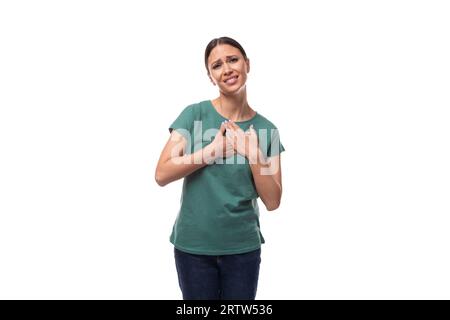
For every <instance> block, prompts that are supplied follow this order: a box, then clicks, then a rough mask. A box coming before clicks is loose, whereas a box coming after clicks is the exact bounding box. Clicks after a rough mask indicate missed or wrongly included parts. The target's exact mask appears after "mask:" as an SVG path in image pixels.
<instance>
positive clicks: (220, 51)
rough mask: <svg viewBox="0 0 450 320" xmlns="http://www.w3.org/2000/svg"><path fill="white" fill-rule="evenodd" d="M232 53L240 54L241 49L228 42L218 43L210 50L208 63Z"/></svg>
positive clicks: (223, 58)
mask: <svg viewBox="0 0 450 320" xmlns="http://www.w3.org/2000/svg"><path fill="white" fill-rule="evenodd" d="M233 55H238V56H242V54H241V51H239V49H238V48H235V47H233V46H230V45H229V44H219V45H218V46H216V47H215V48H214V49H212V50H211V53H210V54H209V57H208V63H212V62H215V61H217V60H219V59H222V60H225V59H226V58H227V56H233Z"/></svg>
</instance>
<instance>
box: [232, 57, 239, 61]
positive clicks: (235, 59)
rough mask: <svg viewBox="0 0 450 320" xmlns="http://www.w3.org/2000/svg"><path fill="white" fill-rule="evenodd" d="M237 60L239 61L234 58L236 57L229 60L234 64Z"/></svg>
mask: <svg viewBox="0 0 450 320" xmlns="http://www.w3.org/2000/svg"><path fill="white" fill-rule="evenodd" d="M238 60H239V59H238V58H236V57H234V58H231V59H230V61H231V62H236V61H238Z"/></svg>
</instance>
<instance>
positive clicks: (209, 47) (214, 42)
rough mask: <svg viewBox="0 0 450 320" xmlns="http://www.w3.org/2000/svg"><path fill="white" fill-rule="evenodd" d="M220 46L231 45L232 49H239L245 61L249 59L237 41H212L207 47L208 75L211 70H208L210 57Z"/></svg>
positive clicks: (220, 39) (221, 39)
mask: <svg viewBox="0 0 450 320" xmlns="http://www.w3.org/2000/svg"><path fill="white" fill-rule="evenodd" d="M219 44H228V45H230V46H232V47H235V48H236V49H239V51H240V52H241V53H242V55H243V56H244V59H245V60H247V59H248V58H247V54H246V53H245V50H244V48H242V46H241V45H240V44H239V42H237V41H236V40H234V39H231V38H229V37H220V38H215V39H212V40H211V41H210V42H209V43H208V45H207V46H206V49H205V67H206V71H208V74H209V69H208V58H209V55H210V54H211V51H212V49H214V48H215V47H217V46H218V45H219Z"/></svg>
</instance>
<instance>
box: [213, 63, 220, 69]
mask: <svg viewBox="0 0 450 320" xmlns="http://www.w3.org/2000/svg"><path fill="white" fill-rule="evenodd" d="M218 67H220V63H219V64H215V65H213V67H212V68H213V69H217V68H218Z"/></svg>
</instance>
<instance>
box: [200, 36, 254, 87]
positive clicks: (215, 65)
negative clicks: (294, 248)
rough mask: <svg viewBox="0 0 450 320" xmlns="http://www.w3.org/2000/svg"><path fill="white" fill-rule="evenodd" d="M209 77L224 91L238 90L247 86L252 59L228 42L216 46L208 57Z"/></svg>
mask: <svg viewBox="0 0 450 320" xmlns="http://www.w3.org/2000/svg"><path fill="white" fill-rule="evenodd" d="M208 70H209V78H210V79H211V81H212V83H213V84H217V85H218V86H219V89H220V91H222V92H229V93H233V92H238V91H240V90H241V89H242V88H245V82H246V81H247V73H248V72H249V71H250V61H249V60H248V59H247V61H246V60H245V59H244V56H243V55H242V53H241V52H240V51H239V49H238V48H235V47H233V46H230V45H228V44H221V45H218V46H216V47H215V48H214V49H213V50H212V51H211V53H210V55H209V57H208Z"/></svg>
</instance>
